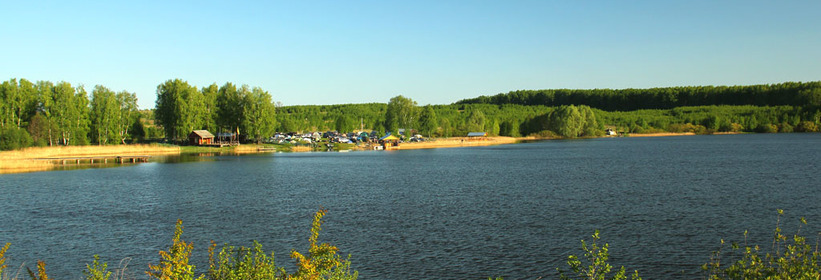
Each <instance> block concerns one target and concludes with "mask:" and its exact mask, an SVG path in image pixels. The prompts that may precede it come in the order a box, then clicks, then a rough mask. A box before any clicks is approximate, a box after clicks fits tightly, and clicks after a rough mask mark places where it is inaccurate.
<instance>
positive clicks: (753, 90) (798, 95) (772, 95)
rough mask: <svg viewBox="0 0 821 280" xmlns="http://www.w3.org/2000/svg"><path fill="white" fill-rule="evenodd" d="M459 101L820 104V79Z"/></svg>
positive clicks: (637, 106)
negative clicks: (815, 80)
mask: <svg viewBox="0 0 821 280" xmlns="http://www.w3.org/2000/svg"><path fill="white" fill-rule="evenodd" d="M456 104H496V105H502V104H518V105H544V106H551V107H553V106H562V105H587V106H590V107H593V108H597V109H601V110H605V111H633V110H641V109H672V108H676V107H685V106H710V105H753V106H781V105H790V106H821V82H786V83H780V84H771V85H751V86H688V87H667V88H649V89H618V90H614V89H543V90H518V91H511V92H508V93H500V94H497V95H494V96H479V97H477V98H471V99H464V100H461V101H458V102H456Z"/></svg>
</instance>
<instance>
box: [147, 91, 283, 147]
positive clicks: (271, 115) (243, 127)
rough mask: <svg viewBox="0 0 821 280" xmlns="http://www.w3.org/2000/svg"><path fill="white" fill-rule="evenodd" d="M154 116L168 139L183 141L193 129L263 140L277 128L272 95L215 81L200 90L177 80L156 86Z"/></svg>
mask: <svg viewBox="0 0 821 280" xmlns="http://www.w3.org/2000/svg"><path fill="white" fill-rule="evenodd" d="M154 119H155V120H156V121H157V124H159V125H161V126H162V127H163V129H164V131H165V135H166V137H167V138H169V139H172V140H174V141H182V140H184V139H186V138H187V136H188V133H190V132H191V131H193V130H198V129H206V130H209V131H211V132H231V133H237V134H240V135H243V136H245V137H246V138H247V139H249V140H255V141H257V142H259V141H261V140H262V139H263V138H265V137H270V136H271V135H273V134H274V131H275V129H276V128H277V120H276V107H275V103H274V102H273V101H272V98H271V95H270V94H269V93H268V92H267V91H264V90H262V89H261V88H259V87H254V88H250V87H249V86H248V85H242V86H241V87H239V88H237V87H236V86H235V85H234V84H232V83H225V84H224V85H223V86H221V87H218V86H217V84H216V83H214V84H211V85H210V86H207V87H203V88H202V89H199V90H198V89H197V87H195V86H192V85H190V84H188V82H186V81H183V80H180V79H175V80H168V81H166V82H164V83H162V84H160V85H159V86H157V101H156V107H155V109H154Z"/></svg>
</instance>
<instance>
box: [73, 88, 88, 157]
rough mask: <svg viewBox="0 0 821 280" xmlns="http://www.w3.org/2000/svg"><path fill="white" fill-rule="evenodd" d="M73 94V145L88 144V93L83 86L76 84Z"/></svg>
mask: <svg viewBox="0 0 821 280" xmlns="http://www.w3.org/2000/svg"><path fill="white" fill-rule="evenodd" d="M74 92H75V96H74V101H75V102H74V106H75V108H76V109H75V110H76V111H77V114H76V115H75V116H74V117H75V119H73V120H72V126H73V131H74V132H73V136H74V137H73V142H72V143H71V144H73V145H88V143H89V142H88V132H89V129H90V127H89V126H90V125H91V119H90V116H89V114H90V112H89V107H88V106H89V101H88V93H87V92H86V89H85V87H83V86H82V85H80V86H78V87H77V88H76V89H75V90H74Z"/></svg>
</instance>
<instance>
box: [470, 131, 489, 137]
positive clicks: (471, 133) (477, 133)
mask: <svg viewBox="0 0 821 280" xmlns="http://www.w3.org/2000/svg"><path fill="white" fill-rule="evenodd" d="M482 136H487V132H468V137H482Z"/></svg>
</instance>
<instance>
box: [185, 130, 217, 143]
mask: <svg viewBox="0 0 821 280" xmlns="http://www.w3.org/2000/svg"><path fill="white" fill-rule="evenodd" d="M188 141H189V142H190V143H191V145H197V146H202V145H211V144H213V143H214V134H211V132H208V130H194V131H192V132H191V133H190V134H188Z"/></svg>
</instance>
